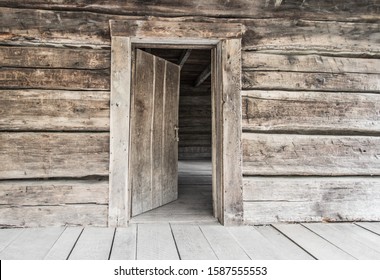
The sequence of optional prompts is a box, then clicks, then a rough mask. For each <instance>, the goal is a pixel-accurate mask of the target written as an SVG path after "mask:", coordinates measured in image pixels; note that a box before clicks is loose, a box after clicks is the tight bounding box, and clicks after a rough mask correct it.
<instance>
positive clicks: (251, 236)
mask: <svg viewBox="0 0 380 280" xmlns="http://www.w3.org/2000/svg"><path fill="white" fill-rule="evenodd" d="M228 231H229V232H230V233H231V234H232V235H233V237H234V238H235V240H236V241H237V242H238V243H239V244H240V246H241V247H242V248H243V249H244V251H245V252H246V253H247V255H248V256H249V257H250V258H251V259H252V260H279V259H281V256H280V255H279V254H277V252H276V248H275V247H274V246H273V245H272V244H271V243H270V242H269V241H268V240H267V239H265V238H264V237H263V236H262V235H261V234H260V233H259V232H258V231H257V230H256V229H255V228H253V227H251V226H245V227H230V228H228Z"/></svg>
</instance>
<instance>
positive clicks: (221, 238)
mask: <svg viewBox="0 0 380 280" xmlns="http://www.w3.org/2000/svg"><path fill="white" fill-rule="evenodd" d="M200 228H201V230H202V232H203V234H204V235H205V237H206V239H207V240H208V242H209V243H210V245H211V247H212V249H213V251H214V252H215V254H216V256H217V257H218V259H219V260H249V259H250V258H249V257H248V255H247V254H246V253H245V252H244V250H243V249H242V248H241V247H240V245H239V243H237V242H236V240H235V239H234V238H233V237H232V236H231V234H230V233H229V232H228V231H227V229H226V228H225V227H223V226H221V225H200Z"/></svg>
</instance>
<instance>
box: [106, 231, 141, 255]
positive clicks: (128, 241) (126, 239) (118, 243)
mask: <svg viewBox="0 0 380 280" xmlns="http://www.w3.org/2000/svg"><path fill="white" fill-rule="evenodd" d="M136 237H137V225H134V224H131V225H129V226H128V227H127V228H117V229H116V232H115V237H114V240H113V244H112V251H111V256H110V260H135V259H136V245H137V244H136V240H137V239H136Z"/></svg>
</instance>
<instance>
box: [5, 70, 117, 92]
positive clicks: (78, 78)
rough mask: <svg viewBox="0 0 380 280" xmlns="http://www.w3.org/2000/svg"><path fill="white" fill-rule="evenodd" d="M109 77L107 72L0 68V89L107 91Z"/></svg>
mask: <svg viewBox="0 0 380 280" xmlns="http://www.w3.org/2000/svg"><path fill="white" fill-rule="evenodd" d="M109 75H110V73H109V70H83V69H74V70H73V69H31V68H0V88H2V89H23V88H24V89H28V88H35V89H36V88H40V89H64V90H67V89H72V90H109V88H110V80H109Z"/></svg>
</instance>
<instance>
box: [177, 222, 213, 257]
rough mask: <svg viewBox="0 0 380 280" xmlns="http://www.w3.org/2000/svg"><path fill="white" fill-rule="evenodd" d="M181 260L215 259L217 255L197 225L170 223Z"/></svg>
mask: <svg viewBox="0 0 380 280" xmlns="http://www.w3.org/2000/svg"><path fill="white" fill-rule="evenodd" d="M171 228H172V231H173V235H174V239H175V242H176V244H177V248H178V252H179V255H180V258H181V259H182V260H216V259H217V257H216V255H215V253H214V251H213V250H212V248H211V246H210V244H209V243H208V241H207V239H206V238H205V236H204V235H203V233H202V231H201V230H200V228H199V226H198V225H180V224H172V225H171Z"/></svg>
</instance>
